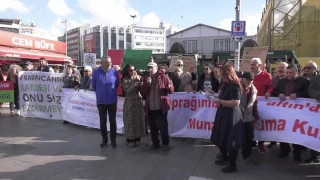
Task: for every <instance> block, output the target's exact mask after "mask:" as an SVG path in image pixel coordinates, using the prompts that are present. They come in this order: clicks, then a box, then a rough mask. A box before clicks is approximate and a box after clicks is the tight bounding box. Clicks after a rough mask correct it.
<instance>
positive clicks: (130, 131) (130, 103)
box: [122, 64, 145, 148]
mask: <svg viewBox="0 0 320 180" xmlns="http://www.w3.org/2000/svg"><path fill="white" fill-rule="evenodd" d="M134 72H135V68H134V66H133V65H132V64H127V65H126V66H125V67H124V69H123V74H122V75H123V76H122V77H123V79H122V88H123V90H124V96H125V99H124V104H123V124H124V136H125V137H126V140H127V145H128V147H129V148H133V147H139V146H140V145H141V143H140V141H141V137H143V136H144V135H145V122H144V118H145V117H144V112H143V105H142V97H141V95H140V92H139V90H140V87H141V82H140V76H138V75H137V74H136V73H134Z"/></svg>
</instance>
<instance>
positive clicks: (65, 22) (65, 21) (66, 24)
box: [61, 20, 68, 56]
mask: <svg viewBox="0 0 320 180" xmlns="http://www.w3.org/2000/svg"><path fill="white" fill-rule="evenodd" d="M67 22H68V21H67V20H64V21H62V22H61V23H64V25H65V30H64V31H65V34H66V56H68V31H67V26H68V23H67Z"/></svg>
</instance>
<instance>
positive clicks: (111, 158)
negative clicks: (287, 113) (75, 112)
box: [0, 108, 320, 180]
mask: <svg viewBox="0 0 320 180" xmlns="http://www.w3.org/2000/svg"><path fill="white" fill-rule="evenodd" d="M0 111H1V112H2V114H1V116H0V158H1V160H0V179H10V180H45V179H46V180H47V179H48V180H75V179H79V180H84V179H86V180H87V179H94V180H113V179H114V180H127V179H128V180H167V179H168V180H257V179H259V180H269V179H275V180H278V179H279V180H301V179H307V178H305V176H306V175H310V174H319V172H320V168H318V167H314V166H300V165H299V164H297V163H294V162H293V157H292V156H290V157H289V158H288V159H285V160H282V159H278V158H276V156H277V152H278V149H277V148H275V149H271V150H269V151H268V154H267V155H265V156H262V155H259V154H258V153H257V152H256V150H254V157H255V158H256V159H257V160H258V162H259V165H257V166H252V165H247V164H244V163H243V162H242V161H241V160H240V159H239V160H238V171H239V172H238V173H236V174H223V173H221V170H220V169H221V167H220V166H216V165H215V164H214V158H215V155H216V153H217V148H216V147H214V146H211V145H210V142H208V141H206V140H200V139H197V140H193V139H182V138H171V144H170V145H171V149H170V151H169V152H166V153H164V152H161V151H160V150H159V151H154V152H149V151H147V147H148V145H149V143H150V140H149V139H150V137H149V136H147V137H145V138H143V146H142V147H140V148H134V149H128V148H127V147H126V143H125V139H124V137H123V136H121V135H119V136H118V138H117V142H118V148H117V149H111V148H110V147H108V148H103V149H100V148H99V144H100V142H101V137H100V132H99V130H97V129H92V128H86V127H83V126H78V125H74V124H66V125H63V124H62V121H52V120H51V121H50V120H42V119H33V118H23V117H16V116H14V117H11V116H9V111H8V110H7V108H2V109H0ZM304 156H305V157H306V156H307V152H305V153H304ZM317 168H318V169H317ZM309 179H311V178H309Z"/></svg>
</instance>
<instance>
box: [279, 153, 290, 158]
mask: <svg viewBox="0 0 320 180" xmlns="http://www.w3.org/2000/svg"><path fill="white" fill-rule="evenodd" d="M288 156H289V153H284V152H280V153H279V154H278V157H279V158H286V157H288Z"/></svg>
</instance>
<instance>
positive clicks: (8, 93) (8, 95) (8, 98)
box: [0, 90, 14, 103]
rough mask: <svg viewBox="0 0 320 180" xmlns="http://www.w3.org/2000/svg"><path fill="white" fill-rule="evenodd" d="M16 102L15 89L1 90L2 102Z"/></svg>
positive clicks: (0, 98)
mask: <svg viewBox="0 0 320 180" xmlns="http://www.w3.org/2000/svg"><path fill="white" fill-rule="evenodd" d="M4 102H14V93H13V90H0V103H4Z"/></svg>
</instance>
